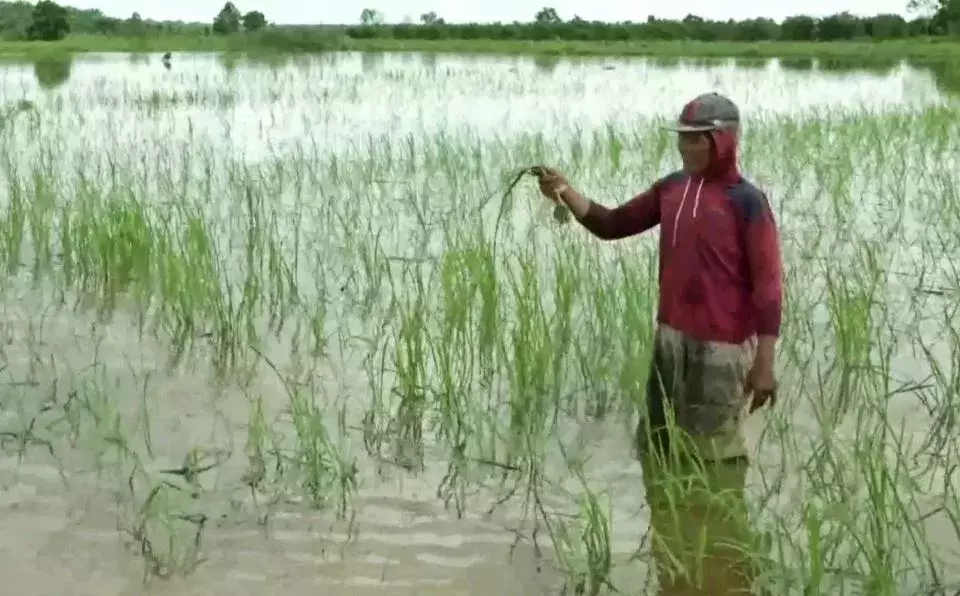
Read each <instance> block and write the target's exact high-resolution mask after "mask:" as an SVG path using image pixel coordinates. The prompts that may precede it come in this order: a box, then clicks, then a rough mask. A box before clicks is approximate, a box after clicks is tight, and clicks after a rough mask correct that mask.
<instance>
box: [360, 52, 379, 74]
mask: <svg viewBox="0 0 960 596" xmlns="http://www.w3.org/2000/svg"><path fill="white" fill-rule="evenodd" d="M384 57H385V54H383V53H382V52H363V53H362V54H361V55H360V61H361V62H362V64H363V73H364V74H375V73H377V72H379V71H380V70H382V69H383V63H384Z"/></svg>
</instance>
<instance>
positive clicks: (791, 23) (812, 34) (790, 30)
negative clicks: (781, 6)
mask: <svg viewBox="0 0 960 596" xmlns="http://www.w3.org/2000/svg"><path fill="white" fill-rule="evenodd" d="M780 38H781V39H783V40H784V41H813V40H815V39H816V38H817V22H816V21H815V20H813V18H812V17H808V16H806V15H803V16H797V17H790V18H787V19H784V21H783V23H782V24H781V25H780Z"/></svg>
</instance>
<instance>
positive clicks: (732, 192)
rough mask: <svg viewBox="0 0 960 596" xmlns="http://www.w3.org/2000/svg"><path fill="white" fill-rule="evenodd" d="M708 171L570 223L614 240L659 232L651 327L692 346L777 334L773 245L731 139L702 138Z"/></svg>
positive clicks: (763, 209) (762, 198) (675, 178)
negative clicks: (707, 146)
mask: <svg viewBox="0 0 960 596" xmlns="http://www.w3.org/2000/svg"><path fill="white" fill-rule="evenodd" d="M711 135H712V137H713V143H712V148H713V149H712V155H711V161H710V166H709V168H708V169H707V171H705V172H703V173H702V174H687V173H685V172H674V173H673V174H670V175H668V176H665V177H664V178H661V179H660V180H658V181H657V182H655V183H654V184H653V186H651V187H650V188H649V189H647V190H646V191H644V192H642V193H640V194H639V195H637V196H636V197H634V198H633V199H631V200H629V201H628V202H626V203H624V204H623V205H620V206H619V207H617V208H615V209H607V208H606V207H603V206H601V205H598V204H596V203H593V204H592V205H591V207H590V211H589V212H588V213H587V215H586V216H584V217H583V218H582V219H581V220H580V222H581V223H582V224H583V225H584V227H586V228H587V229H588V230H590V232H592V233H593V234H594V235H595V236H597V237H599V238H602V239H605V240H616V239H619V238H625V237H628V236H633V235H635V234H639V233H641V232H644V231H646V230H649V229H650V228H652V227H654V226H656V225H657V224H661V229H660V230H661V231H660V304H659V309H658V315H657V320H658V321H659V322H660V323H663V324H666V325H669V326H670V327H673V328H674V329H677V330H678V331H680V332H681V333H683V334H685V335H687V336H688V337H690V338H692V339H695V340H699V341H720V342H726V343H734V344H736V343H741V342H743V341H744V340H746V339H747V338H749V337H751V336H753V335H768V336H774V337H776V336H778V335H779V334H780V320H781V308H782V301H783V287H782V269H781V267H782V265H781V258H780V240H779V234H778V232H777V226H776V223H775V221H774V218H773V213H772V211H771V209H770V204H769V202H768V200H767V196H766V195H765V194H764V193H763V192H762V191H761V190H760V189H758V188H757V187H756V186H754V185H753V184H751V183H750V182H748V181H746V180H745V179H744V178H743V177H742V176H741V175H740V172H739V170H738V168H737V135H736V132H735V131H733V130H730V129H727V130H719V131H714V132H712V133H711Z"/></svg>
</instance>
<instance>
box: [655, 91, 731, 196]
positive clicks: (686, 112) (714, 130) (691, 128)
mask: <svg viewBox="0 0 960 596" xmlns="http://www.w3.org/2000/svg"><path fill="white" fill-rule="evenodd" d="M667 128H668V129H669V130H673V131H676V132H704V133H707V134H708V135H710V140H711V142H710V146H711V156H710V165H709V166H708V167H707V170H706V171H705V172H702V175H703V177H704V178H706V179H708V180H711V181H717V182H730V183H733V182H736V181H737V180H739V179H740V170H739V168H738V166H737V147H738V145H739V141H740V110H739V108H737V105H736V104H735V103H734V102H733V101H732V100H731V99H730V98H728V97H725V96H723V95H720V94H719V93H704V94H702V95H699V96H697V97H696V98H694V99H693V100H692V101H690V102H689V103H688V104H687V105H685V106H684V107H683V111H682V112H681V113H680V118H678V119H677V123H676V124H675V125H673V126H668V127H667Z"/></svg>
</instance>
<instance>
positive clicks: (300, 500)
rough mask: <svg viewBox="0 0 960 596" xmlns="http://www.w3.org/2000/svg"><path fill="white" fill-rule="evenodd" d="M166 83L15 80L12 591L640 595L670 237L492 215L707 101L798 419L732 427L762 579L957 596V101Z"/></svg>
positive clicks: (596, 77)
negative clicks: (758, 256) (528, 175)
mask: <svg viewBox="0 0 960 596" xmlns="http://www.w3.org/2000/svg"><path fill="white" fill-rule="evenodd" d="M173 64H174V67H173V68H172V69H170V70H166V69H164V68H163V67H162V66H161V65H160V61H159V56H156V57H152V58H151V59H150V60H147V61H142V60H129V59H127V58H123V57H111V58H103V57H101V58H97V59H94V58H90V59H79V60H77V61H76V62H75V63H74V64H73V66H72V68H71V69H70V73H69V77H70V78H69V80H67V81H66V82H65V83H63V84H61V85H60V86H59V87H54V88H50V87H41V86H39V85H38V84H37V82H36V81H35V79H34V78H33V76H34V75H33V69H32V67H31V66H30V65H23V66H16V65H7V66H6V67H5V69H4V78H3V81H2V83H0V103H2V104H3V105H7V106H14V108H15V109H14V108H11V109H9V110H5V111H4V113H5V114H6V116H5V119H4V121H3V123H2V124H3V128H2V131H0V135H2V139H3V143H2V145H0V176H2V180H3V186H2V188H3V193H2V197H3V200H2V202H0V264H2V267H3V269H4V273H5V275H4V276H3V278H2V279H3V299H2V300H0V305H2V316H0V333H2V339H3V341H2V342H0V363H2V365H0V441H2V448H3V451H2V453H3V455H2V458H0V507H3V514H2V515H0V520H2V521H0V527H2V529H3V535H4V536H5V538H4V539H3V540H2V541H0V550H2V552H3V557H0V559H3V560H4V563H0V569H2V570H3V571H4V573H6V574H7V575H6V576H7V577H8V578H11V579H10V582H11V583H12V584H15V585H17V586H19V587H18V590H19V591H21V592H24V593H27V594H34V593H35V594H41V593H42V594H47V593H67V592H66V590H68V589H69V590H70V592H69V593H72V594H87V593H89V594H94V593H96V594H101V595H103V594H106V595H109V594H130V593H138V592H139V591H142V592H143V593H175V594H193V593H196V594H201V593H202V594H209V593H235V594H245V593H251V594H252V593H258V594H260V593H263V591H264V590H273V591H276V593H288V594H300V593H303V594H306V593H315V592H316V590H317V589H318V587H319V588H320V589H326V590H328V591H331V592H332V593H334V594H366V593H369V594H403V593H409V594H488V593H502V594H524V595H530V594H540V593H542V594H557V593H569V594H574V593H580V594H604V593H616V592H618V593H621V594H645V593H650V594H653V593H655V589H656V584H657V579H656V576H655V574H653V573H650V570H651V565H650V555H649V547H650V544H649V542H650V541H649V539H648V538H647V527H648V514H647V511H646V503H645V499H644V493H643V479H642V473H641V470H640V465H639V463H638V462H637V461H635V458H634V456H633V453H632V449H631V446H630V445H631V440H632V437H633V430H634V425H635V424H636V422H637V416H638V415H639V413H640V412H642V405H643V398H644V397H643V386H644V383H645V380H646V374H647V363H646V359H647V357H648V352H649V346H650V341H651V336H652V332H653V328H654V327H653V326H654V320H653V316H654V312H655V308H656V296H657V288H656V283H657V275H656V274H657V270H656V266H657V254H656V246H657V244H656V243H657V234H658V232H657V231H653V232H651V233H649V234H647V235H645V236H643V237H640V238H634V239H630V240H626V241H621V242H617V243H604V242H601V241H599V240H596V239H593V238H591V237H589V235H588V234H587V233H586V232H585V231H584V230H583V229H582V228H580V226H578V225H577V224H576V223H573V222H570V223H568V224H566V225H560V224H559V223H558V222H557V221H555V219H554V215H553V213H554V206H553V205H552V204H551V203H550V202H549V201H547V200H545V199H543V198H542V197H540V196H539V195H538V192H537V189H536V184H535V183H534V182H533V181H532V180H529V179H524V180H521V181H520V182H519V184H518V185H517V187H516V189H515V190H514V193H513V195H512V198H510V199H508V200H501V197H502V195H503V191H504V190H505V188H506V185H507V184H508V183H509V182H510V178H511V177H512V176H513V175H515V174H516V172H517V171H518V169H519V168H521V167H524V166H528V165H529V164H534V163H544V164H549V165H552V166H556V167H558V168H559V169H561V170H562V171H564V172H565V173H566V174H567V176H568V177H569V178H570V180H571V181H572V182H573V183H574V184H576V185H577V186H578V188H580V189H582V190H583V191H584V192H585V193H586V194H587V195H588V196H590V197H592V198H594V199H595V200H598V201H600V202H603V203H605V204H608V205H610V204H614V203H617V202H620V201H622V200H624V199H626V198H628V197H630V196H632V195H633V194H635V193H636V192H638V191H640V190H641V189H643V188H645V187H646V186H647V185H648V184H649V183H650V182H651V181H653V180H654V179H655V178H657V177H659V176H660V175H662V174H663V173H665V172H667V171H670V170H671V169H673V168H674V167H675V164H676V156H675V150H674V140H673V138H671V137H670V136H669V134H668V133H666V132H664V131H662V130H661V129H660V127H659V125H660V124H662V123H663V122H664V121H665V119H670V118H673V117H674V116H675V112H676V111H677V110H678V109H679V107H680V106H681V105H682V103H683V101H685V100H686V99H688V98H690V97H693V96H694V95H696V94H698V93H700V92H702V91H705V90H718V91H721V92H723V93H726V94H728V95H730V96H731V97H733V98H734V99H735V100H737V101H738V102H739V103H740V105H741V109H742V111H743V113H744V115H745V117H746V119H747V123H746V126H745V130H744V140H743V147H742V160H741V162H742V166H743V170H744V172H745V175H746V176H747V177H749V178H751V179H752V180H754V181H756V182H757V183H758V184H759V185H761V186H762V187H763V188H765V189H767V190H768V192H769V194H770V197H771V200H772V202H773V204H774V206H775V209H776V212H777V218H778V223H779V225H780V229H781V235H782V244H783V254H784V264H785V276H786V279H785V291H786V301H785V313H784V327H783V332H782V338H781V341H780V345H779V355H778V374H779V376H780V380H781V391H780V401H779V403H778V405H777V407H776V408H775V409H772V410H764V411H762V412H759V413H757V414H755V415H754V416H753V417H752V418H751V421H750V425H749V426H750V428H749V429H748V439H749V441H750V444H751V446H752V448H753V450H754V454H755V457H754V465H753V466H752V467H751V469H750V471H749V473H748V490H749V494H750V499H749V506H750V517H751V520H752V523H753V525H754V526H755V528H757V529H758V531H760V532H761V533H762V534H763V536H764V544H765V545H766V546H765V548H764V549H763V550H759V549H758V550H757V552H745V553H744V557H745V558H747V559H750V560H751V561H754V562H756V563H758V564H759V565H760V566H761V568H762V569H764V573H763V574H762V576H761V577H760V579H759V581H758V583H759V584H761V586H758V588H757V589H758V590H759V589H761V587H762V589H765V590H767V591H768V592H769V593H774V594H803V595H807V594H820V593H830V594H870V595H878V596H886V595H891V596H892V595H900V594H957V593H960V574H958V571H960V570H958V564H960V556H958V552H957V549H958V546H960V496H958V493H957V482H958V480H960V479H958V477H957V472H956V467H955V464H954V463H953V462H955V461H956V459H957V455H958V451H957V450H958V447H960V440H958V437H960V434H958V432H957V427H956V417H957V415H958V407H960V393H958V392H960V331H958V330H960V324H958V320H957V310H958V307H960V273H958V271H957V269H956V262H957V260H958V259H957V256H958V254H960V195H958V193H957V188H960V168H957V167H956V166H955V165H951V164H958V163H960V106H958V104H957V103H956V100H952V99H950V98H948V97H944V96H942V95H940V94H939V93H938V92H937V90H936V88H935V85H934V82H933V81H932V80H931V79H930V78H929V76H927V75H925V74H923V73H920V72H918V71H914V70H912V69H910V68H909V67H906V66H904V67H901V68H898V69H896V70H894V71H892V72H890V73H884V74H880V73H852V74H845V75H836V74H830V73H824V72H820V71H817V70H812V71H808V72H788V71H786V70H782V69H780V68H779V66H778V65H777V63H776V62H772V63H770V64H769V65H767V66H766V67H764V68H762V69H742V68H738V67H736V66H735V65H733V64H732V63H731V64H728V65H724V64H720V65H717V66H709V67H707V66H696V65H688V64H679V65H677V66H672V67H662V66H659V67H658V66H654V65H652V64H650V63H648V62H645V61H643V60H638V59H633V60H623V61H616V60H612V59H604V60H602V61H597V62H591V61H580V62H578V63H575V64H574V63H568V62H564V61H560V62H559V63H558V64H556V65H554V66H553V67H552V69H551V70H549V71H545V70H543V69H538V68H537V67H536V65H535V64H534V62H533V60H531V59H523V58H493V57H486V58H466V57H456V56H449V57H439V58H438V57H430V56H419V55H416V54H408V55H372V54H365V55H355V54H342V55H341V54H336V55H328V56H323V57H307V56H303V57H297V58H296V59H294V60H292V61H289V62H287V63H283V64H263V63H252V62H245V61H243V60H240V61H236V62H230V63H224V62H223V61H221V60H220V59H218V57H217V56H215V55H199V54H197V55H182V56H174V59H173ZM28 102H29V103H28ZM161 580H166V581H161ZM564 591H565V592H564ZM718 593H720V592H718Z"/></svg>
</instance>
